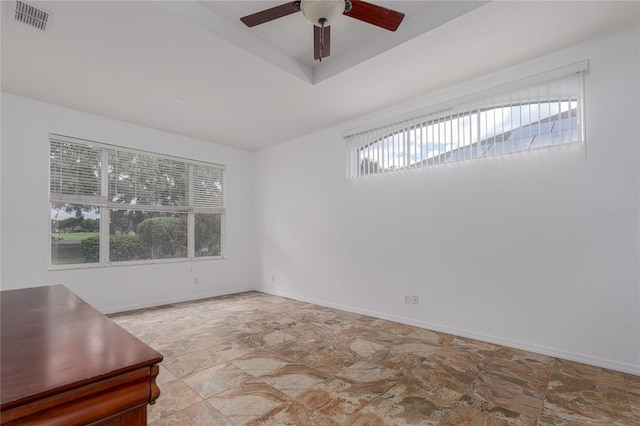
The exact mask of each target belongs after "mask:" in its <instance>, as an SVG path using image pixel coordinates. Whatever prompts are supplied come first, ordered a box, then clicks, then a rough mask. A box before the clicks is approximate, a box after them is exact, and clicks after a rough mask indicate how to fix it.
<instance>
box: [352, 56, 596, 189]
mask: <svg viewBox="0 0 640 426" xmlns="http://www.w3.org/2000/svg"><path fill="white" fill-rule="evenodd" d="M586 66H587V63H586V62H584V63H580V64H578V65H576V66H571V67H568V68H567V69H565V70H564V71H567V72H568V73H562V75H557V74H560V73H559V72H558V71H557V70H554V72H552V73H549V74H546V75H543V76H539V75H538V76H535V77H534V78H531V79H529V80H527V81H520V82H517V83H518V84H508V85H504V86H502V87H501V88H499V89H502V90H494V91H492V92H493V93H491V94H487V93H486V92H485V93H483V94H482V96H476V97H475V98H463V99H460V100H459V102H458V103H452V105H451V106H449V107H447V108H445V109H442V110H439V111H436V112H429V113H424V114H420V113H417V114H416V115H413V116H408V117H407V118H402V119H399V120H397V121H394V122H390V123H388V124H386V123H385V124H384V125H380V126H372V127H371V128H370V129H366V130H363V131H358V132H353V133H351V134H349V135H347V136H346V137H345V139H346V142H347V177H348V178H357V177H361V176H366V175H373V174H383V173H391V172H396V171H400V170H408V169H417V168H425V167H432V166H437V165H441V164H449V163H454V162H459V161H466V160H474V159H479V158H485V157H491V156H497V155H505V154H512V153H516V152H521V151H528V150H532V149H538V148H544V147H550V146H556V145H564V144H569V143H581V142H584V105H583V73H584V71H585V69H586Z"/></svg>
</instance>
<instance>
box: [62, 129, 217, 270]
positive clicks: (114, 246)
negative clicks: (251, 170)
mask: <svg viewBox="0 0 640 426" xmlns="http://www.w3.org/2000/svg"><path fill="white" fill-rule="evenodd" d="M49 136H50V137H49V139H50V185H49V189H50V203H51V256H50V264H51V265H52V266H60V265H76V267H77V265H80V264H82V265H83V266H90V265H98V266H100V265H108V264H112V263H117V262H136V261H137V262H154V261H168V260H169V259H182V260H185V259H195V258H216V257H221V256H222V222H223V216H224V179H223V176H224V167H223V166H220V165H216V164H208V163H203V162H198V161H192V160H184V159H181V158H175V157H168V156H162V155H158V154H152V153H147V152H142V151H134V150H129V149H124V148H120V147H115V146H111V145H105V144H98V143H93V142H89V141H83V140H79V139H74V138H69V137H65V136H60V135H53V134H51V135H49Z"/></svg>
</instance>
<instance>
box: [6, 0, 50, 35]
mask: <svg viewBox="0 0 640 426" xmlns="http://www.w3.org/2000/svg"><path fill="white" fill-rule="evenodd" d="M13 17H14V18H15V20H16V21H19V22H22V23H24V24H27V25H29V26H32V27H34V28H37V29H39V30H42V31H44V30H46V29H47V21H48V20H49V12H46V11H44V10H42V9H38V8H36V7H33V6H31V5H30V4H27V3H25V2H22V1H16V2H15V8H14V15H13Z"/></svg>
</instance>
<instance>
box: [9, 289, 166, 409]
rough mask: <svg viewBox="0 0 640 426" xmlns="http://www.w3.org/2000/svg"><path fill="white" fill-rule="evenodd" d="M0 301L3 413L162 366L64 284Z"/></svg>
mask: <svg viewBox="0 0 640 426" xmlns="http://www.w3.org/2000/svg"><path fill="white" fill-rule="evenodd" d="M0 301H1V309H0V329H1V331H0V333H1V336H0V337H1V339H0V344H1V346H0V353H1V360H0V361H1V363H0V385H1V389H0V398H1V404H0V407H1V408H2V409H3V410H4V409H8V408H12V407H14V406H17V405H22V404H25V403H27V402H31V401H34V400H38V399H41V398H45V397H47V396H49V395H54V394H58V393H60V392H63V391H66V390H71V389H74V388H77V387H80V386H84V385H87V384H91V383H94V382H97V381H100V380H104V379H106V378H109V377H115V376H117V375H119V374H122V373H125V372H128V371H133V370H136V369H138V368H140V367H144V366H150V365H153V364H157V363H159V362H160V361H162V355H161V354H160V353H158V352H156V351H155V350H153V349H152V348H150V347H149V346H147V345H146V344H145V343H143V342H141V341H140V340H138V339H137V338H136V337H135V336H133V335H132V334H130V333H129V332H127V331H126V330H124V329H123V328H121V327H120V326H118V325H117V324H116V323H114V322H113V321H112V320H110V319H109V318H107V317H105V316H104V315H102V314H101V313H100V312H98V311H97V310H96V309H94V308H93V307H91V306H90V305H89V304H88V303H86V302H85V301H83V300H82V299H80V298H79V297H78V296H76V295H75V294H74V293H72V292H71V291H69V290H68V289H67V288H66V287H64V286H62V285H54V286H47V287H35V288H26V289H19V290H6V291H2V292H0Z"/></svg>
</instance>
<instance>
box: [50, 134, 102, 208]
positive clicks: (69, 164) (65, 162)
mask: <svg viewBox="0 0 640 426" xmlns="http://www.w3.org/2000/svg"><path fill="white" fill-rule="evenodd" d="M49 168H50V170H49V174H50V193H51V197H52V198H53V199H56V198H57V199H60V198H64V199H66V200H69V201H71V202H79V203H82V202H86V203H99V202H101V201H106V196H103V194H101V181H100V176H101V174H102V161H101V153H100V150H99V149H97V148H94V147H92V146H89V145H78V144H70V143H66V142H64V141H61V140H57V139H52V140H51V146H50V162H49Z"/></svg>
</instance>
